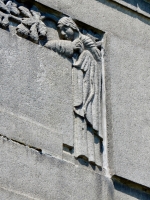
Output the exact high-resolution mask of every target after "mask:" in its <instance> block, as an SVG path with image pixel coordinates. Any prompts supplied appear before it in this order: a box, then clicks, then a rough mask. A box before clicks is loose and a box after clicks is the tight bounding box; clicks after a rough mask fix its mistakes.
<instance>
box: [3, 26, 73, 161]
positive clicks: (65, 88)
mask: <svg viewBox="0 0 150 200" xmlns="http://www.w3.org/2000/svg"><path fill="white" fill-rule="evenodd" d="M0 37H1V38H3V39H2V40H1V41H0V57H1V59H0V65H1V68H0V85H1V95H0V134H1V135H5V136H7V137H8V138H11V139H13V140H17V141H19V142H21V143H25V144H27V145H29V146H33V147H36V148H38V149H42V150H46V151H47V152H49V153H50V154H51V155H55V156H59V157H61V156H62V144H63V141H62V137H64V138H66V139H67V140H68V143H69V144H72V143H73V142H72V141H73V140H72V137H73V111H72V92H71V91H72V85H71V76H72V75H71V70H72V69H71V62H70V61H69V60H67V59H65V58H63V57H62V56H60V55H58V54H57V53H54V52H53V51H50V50H47V49H46V48H44V47H41V46H39V45H37V44H34V43H32V42H30V41H28V40H26V39H23V38H19V37H18V36H12V35H11V33H8V32H7V31H4V30H2V29H1V30H0Z"/></svg>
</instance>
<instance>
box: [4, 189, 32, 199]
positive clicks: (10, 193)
mask: <svg viewBox="0 0 150 200" xmlns="http://www.w3.org/2000/svg"><path fill="white" fill-rule="evenodd" d="M0 197H1V200H6V199H7V200H31V199H32V200H34V199H33V198H32V197H29V196H26V195H24V194H23V193H22V194H20V193H17V192H16V191H11V190H10V191H9V190H7V189H6V188H0Z"/></svg>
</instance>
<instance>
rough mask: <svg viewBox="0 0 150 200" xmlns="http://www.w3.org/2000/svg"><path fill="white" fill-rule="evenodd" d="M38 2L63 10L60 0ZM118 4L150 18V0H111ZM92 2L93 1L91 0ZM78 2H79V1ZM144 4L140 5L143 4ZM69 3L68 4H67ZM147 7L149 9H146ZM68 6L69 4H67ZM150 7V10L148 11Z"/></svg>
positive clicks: (37, 0) (40, 0)
mask: <svg viewBox="0 0 150 200" xmlns="http://www.w3.org/2000/svg"><path fill="white" fill-rule="evenodd" d="M35 1H36V2H39V3H41V4H43V5H46V6H48V7H51V8H54V9H58V10H59V11H61V3H60V1H59V0H55V1H52V0H35ZM111 1H113V2H115V3H117V4H120V5H121V6H123V7H126V8H128V9H131V10H133V11H135V12H137V13H138V14H141V15H144V16H146V17H148V18H150V1H149V0H137V1H135V2H133V1H132V0H131V1H130V0H129V1H128V2H127V1H125V0H111ZM65 2H67V0H65ZM91 2H92V1H91ZM139 2H140V3H139ZM77 3H78V2H77ZM142 4H143V6H139V5H142ZM66 5H67V4H66ZM68 5H70V3H69V1H68ZM146 7H147V9H146ZM66 8H67V6H66ZM148 9H149V11H148Z"/></svg>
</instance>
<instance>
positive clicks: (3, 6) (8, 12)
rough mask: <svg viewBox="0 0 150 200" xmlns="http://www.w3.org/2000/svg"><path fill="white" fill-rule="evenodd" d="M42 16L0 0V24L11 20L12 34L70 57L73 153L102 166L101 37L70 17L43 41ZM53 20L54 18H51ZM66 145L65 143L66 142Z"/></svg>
mask: <svg viewBox="0 0 150 200" xmlns="http://www.w3.org/2000/svg"><path fill="white" fill-rule="evenodd" d="M45 19H46V16H45V15H43V14H41V12H39V11H38V9H37V8H35V7H33V8H32V7H31V9H29V8H27V7H26V6H25V4H22V3H17V2H16V1H8V0H6V1H5V0H0V26H1V27H3V28H5V29H9V25H10V24H11V21H15V23H16V24H17V25H16V26H15V30H16V34H18V35H19V36H21V37H24V38H27V39H30V40H31V41H32V42H35V43H36V44H38V43H39V41H40V40H43V41H45V43H46V44H45V47H46V48H49V49H51V50H53V51H56V52H58V53H59V54H62V55H64V56H66V57H69V58H71V59H72V86H73V114H74V141H73V144H74V145H73V146H72V148H74V156H75V157H76V158H78V157H82V158H84V159H86V160H88V161H89V162H91V163H95V164H96V165H98V166H102V155H101V154H102V148H103V147H102V140H103V136H102V131H101V67H102V64H101V51H100V49H101V44H102V42H101V40H100V38H98V37H97V34H93V33H91V32H90V31H86V30H84V29H82V33H81V31H80V29H79V28H78V26H77V25H76V23H75V22H74V21H73V20H72V19H71V18H70V17H62V18H61V19H60V20H59V21H58V24H56V25H58V32H59V33H60V35H61V38H60V39H57V40H50V41H47V35H48V34H47V28H48V27H47V26H46V25H45V21H44V20H45ZM54 21H55V23H56V21H57V19H56V20H54ZM65 145H68V146H69V144H66V143H65Z"/></svg>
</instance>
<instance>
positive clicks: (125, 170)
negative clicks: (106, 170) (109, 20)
mask: <svg viewBox="0 0 150 200" xmlns="http://www.w3.org/2000/svg"><path fill="white" fill-rule="evenodd" d="M108 41H109V42H108V43H107V45H108V51H107V54H108V55H109V59H108V60H107V63H106V64H107V72H108V73H109V80H108V79H107V82H106V85H107V95H108V96H107V105H108V106H109V107H108V108H109V109H110V110H108V114H109V118H108V119H109V121H108V124H109V123H110V124H109V126H111V129H110V131H111V132H110V134H112V136H113V140H112V143H113V147H112V149H109V150H110V155H113V156H112V157H113V162H114V163H112V162H110V167H111V168H114V169H113V170H114V171H113V172H112V173H114V174H116V175H117V176H120V177H124V178H126V179H128V180H132V181H134V182H136V183H139V184H142V185H145V186H147V187H150V182H149V179H150V171H149V166H150V160H149V159H148V158H149V156H150V151H149V147H150V136H149V134H148V133H149V127H150V120H149V119H150V109H149V108H150V101H149V100H150V94H149V87H150V78H149V77H150V76H149V74H150V68H149V63H150V58H149V49H147V48H145V46H142V45H140V46H139V45H136V44H134V43H131V42H129V41H125V40H123V39H120V38H118V37H117V36H114V35H110V36H109V40H108ZM149 48H150V44H149ZM106 74H107V73H106ZM110 105H111V107H110ZM111 153H112V154H111ZM113 165H114V166H113Z"/></svg>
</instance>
